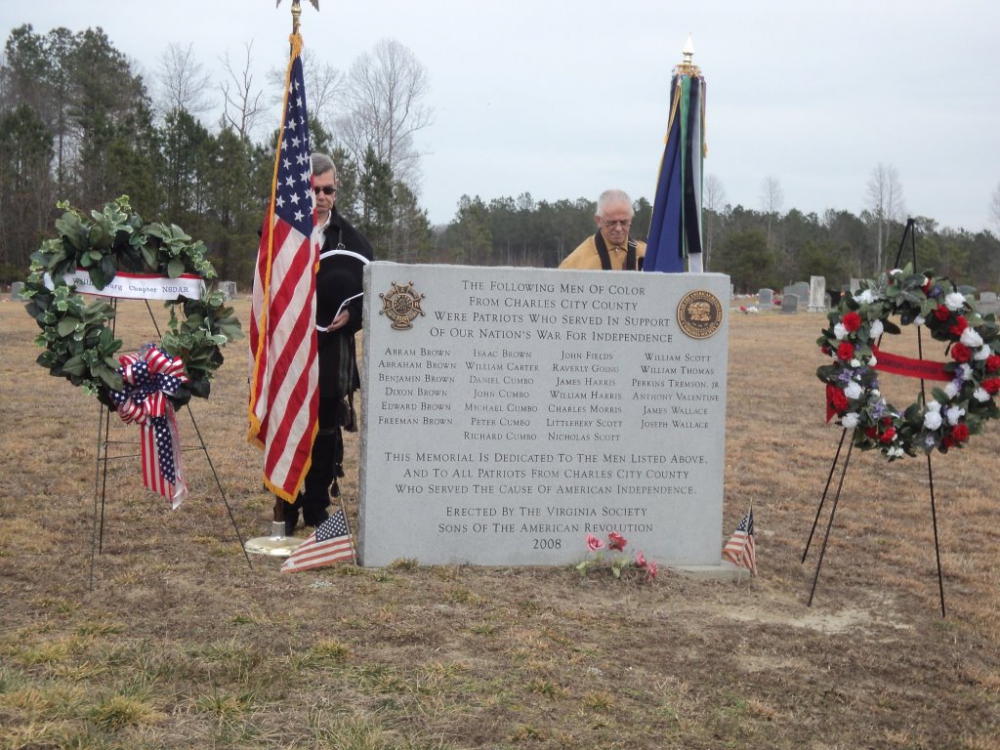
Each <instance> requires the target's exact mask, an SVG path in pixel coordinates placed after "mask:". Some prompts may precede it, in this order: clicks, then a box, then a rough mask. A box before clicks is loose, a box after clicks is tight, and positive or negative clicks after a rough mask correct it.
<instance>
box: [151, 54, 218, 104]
mask: <svg viewBox="0 0 1000 750" xmlns="http://www.w3.org/2000/svg"><path fill="white" fill-rule="evenodd" d="M193 48H194V45H193V44H191V43H189V44H188V46H187V47H186V48H185V47H182V46H181V45H179V44H170V45H168V47H167V49H166V51H165V52H164V53H163V56H162V57H161V58H160V71H159V74H158V75H157V80H158V82H159V96H158V98H157V104H158V105H159V109H160V112H161V113H162V114H166V113H167V112H172V111H174V110H177V109H183V110H186V111H187V112H188V113H190V114H192V115H196V116H197V115H201V114H204V113H205V112H207V111H208V110H210V109H211V108H212V102H211V101H210V100H209V99H208V97H207V96H206V92H207V91H208V89H209V88H211V86H212V77H211V76H210V75H209V74H208V73H206V72H205V69H204V67H203V66H202V64H201V63H200V62H198V61H197V60H196V59H195V57H194V51H193Z"/></svg>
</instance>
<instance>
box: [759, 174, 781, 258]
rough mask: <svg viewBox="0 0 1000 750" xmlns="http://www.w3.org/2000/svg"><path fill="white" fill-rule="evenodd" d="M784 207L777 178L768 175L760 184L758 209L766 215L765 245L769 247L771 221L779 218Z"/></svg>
mask: <svg viewBox="0 0 1000 750" xmlns="http://www.w3.org/2000/svg"><path fill="white" fill-rule="evenodd" d="M784 205H785V193H784V191H782V189H781V183H780V182H779V181H778V178H777V177H773V176H771V175H768V176H767V177H765V178H764V181H763V182H762V183H761V184H760V207H761V210H762V211H763V212H764V213H765V214H766V215H767V244H768V246H770V245H771V220H772V219H774V218H776V217H779V216H781V209H782V208H783V207H784Z"/></svg>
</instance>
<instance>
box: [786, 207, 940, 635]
mask: <svg viewBox="0 0 1000 750" xmlns="http://www.w3.org/2000/svg"><path fill="white" fill-rule="evenodd" d="M907 238H909V240H910V249H911V251H912V256H913V268H914V271H916V267H917V244H916V229H915V225H914V222H913V219H907V222H906V230H905V231H904V232H903V239H902V240H901V241H900V243H899V252H897V253H896V262H895V264H894V266H895V267H896V268H898V267H899V260H900V258H901V257H902V255H903V248H904V247H905V246H906V240H907ZM879 342H881V338H880V339H879ZM917 354H918V356H919V358H920V359H923V358H924V347H923V340H922V338H921V332H920V329H919V328H918V329H917ZM920 393H921V397H922V398H923V400H924V401H925V402H926V389H925V381H924V380H923V379H922V378H921V380H920ZM846 438H847V429H846V428H845V429H844V430H843V431H842V432H841V434H840V444H839V445H838V446H837V453H836V455H834V457H833V463H832V464H831V466H830V473H829V474H828V475H827V478H826V487H824V488H823V495H822V497H821V498H820V501H819V506H818V507H817V508H816V518H815V519H814V520H813V525H812V529H811V530H810V532H809V538H808V539H807V540H806V546H805V549H804V550H803V551H802V563H805V561H806V556H807V555H808V554H809V547H810V546H811V545H812V540H813V536H814V535H815V534H816V527H817V526H818V525H819V519H820V515H821V514H822V512H823V506H824V505H825V504H826V498H827V495H828V494H829V492H830V485H831V484H832V483H833V475H834V472H835V471H836V468H837V464H838V462H839V461H840V454H841V451H842V449H843V447H844V440H845V439H846ZM853 449H854V441H853V440H851V443H850V445H849V446H848V448H847V455H846V456H844V464H843V466H842V468H841V471H840V480H839V482H838V483H837V492H836V494H835V495H834V496H833V504H832V505H831V507H830V518H829V520H828V521H827V524H826V531H825V533H824V535H823V546H822V547H821V548H820V552H819V559H818V560H817V561H816V573H815V575H814V576H813V582H812V588H811V589H810V591H809V602H808V604H807V606H810V607H811V606H812V603H813V597H814V596H815V594H816V586H817V584H818V583H819V572H820V569H821V568H822V567H823V558H824V557H825V556H826V547H827V543H828V542H829V541H830V531H831V529H832V528H833V519H834V516H835V515H836V513H837V505H838V503H839V502H840V496H841V493H842V491H843V488H844V477H845V476H846V475H847V467H848V466H849V465H850V462H851V453H852V451H853ZM927 486H928V489H929V490H930V498H931V522H932V524H933V526H934V556H935V559H936V560H937V576H938V593H939V596H940V600H941V616H942V617H947V613H946V610H945V604H944V574H943V572H942V570H941V546H940V543H939V541H938V525H937V503H936V502H935V498H934V471H933V468H932V466H931V456H930V454H929V453H928V454H927Z"/></svg>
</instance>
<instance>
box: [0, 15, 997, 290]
mask: <svg viewBox="0 0 1000 750" xmlns="http://www.w3.org/2000/svg"><path fill="white" fill-rule="evenodd" d="M251 47H252V46H251V45H247V46H246V50H245V52H246V56H245V61H244V62H243V64H242V67H240V66H239V65H234V64H233V63H231V61H230V60H229V58H228V54H227V57H226V69H227V72H228V74H229V79H228V80H227V81H226V82H225V83H224V84H222V85H221V86H218V87H214V86H212V85H211V81H210V79H209V78H208V77H207V76H206V75H205V74H204V73H203V71H202V68H201V66H200V64H199V63H198V62H197V61H196V60H195V59H194V57H193V53H192V48H191V47H190V46H188V47H187V48H184V47H180V46H178V45H171V46H170V47H169V48H168V50H167V53H165V54H164V57H163V59H162V60H161V68H160V72H159V74H158V76H156V77H155V80H151V81H147V80H146V79H144V77H143V76H142V74H140V73H138V72H136V71H135V70H134V69H133V65H132V63H130V62H129V61H128V59H127V58H126V57H125V56H124V55H123V54H122V53H121V52H120V51H119V50H117V49H116V48H115V47H114V45H113V44H112V42H111V41H110V40H109V39H108V37H107V36H106V35H105V33H104V32H103V30H101V29H100V28H91V29H87V30H85V31H82V32H76V33H74V32H71V31H70V30H68V29H65V28H59V29H54V30H52V31H50V32H48V33H47V34H40V33H36V32H35V31H34V30H33V29H32V27H31V26H30V25H29V24H24V25H22V26H20V27H18V28H16V29H14V30H13V31H11V32H10V35H9V37H8V38H7V41H6V44H5V46H4V50H3V54H4V56H3V59H2V60H0V283H4V284H10V283H11V282H13V281H18V280H23V279H24V278H25V277H26V275H27V272H28V267H29V265H30V255H31V253H33V252H34V251H35V250H36V249H38V247H39V246H40V245H41V242H42V241H43V240H44V239H46V238H49V237H52V236H54V234H55V232H54V221H55V219H56V218H57V217H58V216H59V214H60V211H59V210H58V209H57V208H56V203H57V202H58V201H64V200H65V201H68V202H69V203H70V204H71V205H73V206H75V207H77V208H79V209H81V210H84V211H90V210H92V209H100V208H101V207H102V206H103V205H104V204H105V203H106V202H108V201H111V200H114V199H115V198H117V197H119V196H120V195H123V194H126V195H128V196H129V197H130V200H131V203H132V206H133V208H134V209H135V210H136V211H137V212H138V213H139V214H140V215H141V216H142V217H143V218H144V219H145V220H146V221H162V222H166V223H173V224H177V225H178V226H180V227H182V228H183V229H184V230H185V231H186V232H187V233H188V234H189V235H191V236H192V237H194V238H196V239H201V240H202V241H204V242H205V244H206V245H207V246H208V248H209V253H208V257H209V259H210V260H211V261H212V263H213V264H214V265H215V266H216V269H217V271H218V272H219V277H220V278H221V279H226V280H232V281H235V282H236V283H237V284H238V285H239V286H240V287H241V288H243V289H247V288H249V285H250V283H251V281H252V278H253V267H254V262H255V259H256V254H257V248H258V244H259V239H258V229H259V226H260V222H261V221H262V219H263V216H264V209H265V207H266V204H267V201H268V200H269V198H270V180H271V177H272V173H273V160H274V144H275V143H276V142H277V129H276V127H275V129H273V130H271V131H270V132H268V133H267V135H266V136H264V137H261V138H258V137H255V135H254V134H255V132H256V131H257V130H259V129H260V126H261V122H260V118H261V115H262V114H263V111H264V99H263V96H264V94H263V91H264V89H263V88H261V87H259V86H255V85H254V84H253V76H252V74H251V72H250V71H251V55H252V48H251ZM306 61H307V63H309V66H308V68H307V76H306V85H307V89H308V92H307V100H308V104H309V110H310V133H311V137H312V141H313V149H314V150H315V151H321V152H325V153H329V154H330V155H331V156H332V157H333V159H334V161H335V163H336V164H337V167H338V171H339V175H340V180H341V186H340V191H339V193H338V199H337V206H338V209H339V210H340V211H341V212H342V213H343V214H344V215H345V216H347V218H348V219H349V220H351V221H352V223H354V224H355V225H356V226H357V227H358V228H359V229H360V230H361V231H362V232H363V233H364V234H365V235H366V236H367V237H368V238H369V240H370V241H371V242H372V245H373V247H374V248H375V256H376V259H378V260H391V261H396V262H403V263H453V264H466V265H500V266H503V265H506V266H532V267H549V268H551V267H555V266H557V265H558V264H559V262H560V261H561V260H562V259H563V258H564V257H565V256H566V255H568V254H569V253H570V252H572V250H573V249H574V248H575V247H576V246H577V245H578V244H579V243H580V242H582V241H583V240H584V239H585V238H586V237H587V236H588V235H591V234H593V233H594V231H595V225H594V218H593V217H594V212H595V209H596V201H595V200H593V199H590V198H583V197H581V198H576V199H569V198H566V199H560V200H554V201H547V200H538V201H536V200H534V199H533V198H532V196H531V193H530V192H528V191H527V190H525V191H524V192H522V193H521V194H519V195H517V196H499V197H492V198H488V199H483V198H482V197H480V196H478V195H475V196H469V195H461V196H460V197H459V198H458V200H457V201H456V211H455V215H454V217H453V218H452V219H451V220H450V221H449V222H448V223H447V224H442V225H432V224H431V223H430V221H429V220H428V216H427V211H426V209H424V208H422V207H421V205H420V201H419V192H418V189H417V184H418V179H419V170H420V156H421V155H420V152H419V150H418V149H417V147H416V145H415V136H416V135H417V134H418V133H419V132H420V131H421V130H423V129H424V128H427V127H430V126H431V125H432V124H433V110H432V109H431V108H430V107H429V106H428V105H427V104H426V97H427V94H428V93H429V84H428V75H427V71H426V69H425V68H424V67H423V65H422V64H421V63H420V61H419V60H417V58H416V57H415V56H414V55H413V53H412V52H411V51H410V50H408V49H407V48H406V47H404V46H403V45H402V44H400V43H399V42H397V41H395V40H391V39H388V40H382V41H380V42H378V43H377V44H376V45H375V47H374V48H373V49H372V50H371V51H370V52H368V53H365V54H363V55H360V56H359V57H358V58H357V59H356V60H355V61H354V62H353V63H352V65H351V66H350V68H349V69H348V70H347V71H346V72H340V71H337V70H335V69H333V68H331V67H330V66H329V65H327V64H324V63H322V62H320V61H316V60H314V59H312V58H309V57H308V56H307V57H306ZM276 78H277V79H278V80H275V79H276ZM283 78H284V71H281V72H280V74H277V75H276V74H273V73H272V74H271V75H269V83H268V85H267V89H268V90H269V91H271V92H272V93H274V94H280V91H281V87H282V85H283ZM154 84H155V85H154ZM214 88H217V89H218V92H219V93H221V100H222V103H223V106H222V114H221V116H220V117H219V120H218V122H217V123H216V126H215V128H214V129H212V130H210V129H209V128H208V127H206V126H205V125H204V124H203V123H202V121H201V119H199V115H200V114H203V113H204V112H205V111H207V110H208V109H210V108H211V106H212V105H211V104H210V102H211V99H210V97H209V91H211V90H212V89H214ZM154 90H155V92H156V96H155V97H154V95H153V93H152V92H153V91H154ZM276 124H277V123H275V125H276ZM864 187H865V188H866V189H865V191H864V197H865V208H864V209H863V210H862V211H861V212H860V213H858V214H855V213H852V212H851V211H848V210H841V209H827V210H826V211H824V212H823V213H822V214H817V213H815V212H812V213H803V212H801V211H799V210H798V209H796V208H790V209H788V210H787V211H786V210H784V196H783V193H782V191H781V185H780V181H779V180H778V179H777V178H776V177H774V176H771V175H767V176H765V177H764V178H763V179H762V188H761V195H760V198H759V201H760V206H759V208H757V209H754V208H748V207H745V206H743V205H740V204H736V205H732V204H729V203H727V202H726V199H725V190H724V188H723V185H722V182H721V181H720V180H719V179H718V178H717V177H715V176H714V175H708V176H707V177H706V179H705V186H704V211H703V244H704V248H705V253H706V259H705V260H706V262H705V268H706V270H709V271H717V272H721V273H726V274H728V275H729V276H730V277H731V280H732V283H733V286H734V289H735V291H737V292H740V293H754V292H756V291H757V290H758V289H761V288H772V289H781V288H783V287H784V286H786V285H787V284H790V283H792V282H794V281H796V280H802V279H808V278H809V277H810V276H824V277H825V278H826V281H827V288H829V289H832V290H835V289H839V288H845V287H846V285H847V284H848V282H849V280H850V279H851V278H866V277H871V276H875V275H878V273H879V272H880V271H882V270H885V269H886V268H887V267H888V266H887V264H891V263H892V261H893V260H894V258H895V255H896V251H897V248H898V245H899V242H900V240H901V237H902V235H903V230H904V228H905V222H906V218H907V217H906V215H905V206H904V204H903V201H902V185H901V183H900V181H899V177H898V173H897V172H896V170H895V168H894V167H893V166H892V165H885V164H881V163H880V164H878V165H877V166H876V167H874V168H873V169H872V171H871V173H870V175H869V179H868V181H867V185H866V186H864ZM860 192H862V191H861V190H859V193H860ZM994 204H995V205H994V206H991V210H992V212H993V214H994V218H995V219H996V220H997V224H998V227H1000V187H998V190H997V194H996V195H994ZM634 208H635V212H636V215H635V218H634V220H633V224H632V235H633V236H634V237H636V238H637V239H645V235H646V231H647V229H648V227H649V223H650V218H651V215H652V206H651V205H650V203H649V202H648V200H647V199H646V198H645V197H638V198H636V199H635V203H634ZM913 219H914V222H915V227H916V229H917V259H918V266H919V267H918V269H917V270H918V271H923V270H932V271H933V272H934V273H935V275H937V276H947V277H949V278H952V279H953V280H955V281H956V282H959V283H967V282H968V281H969V280H974V281H975V282H976V284H975V285H976V286H977V287H978V288H980V289H981V290H992V291H1000V239H998V237H997V235H996V234H994V233H993V232H991V231H988V230H982V231H978V232H968V231H966V230H964V229H951V228H943V229H942V228H939V226H938V223H937V222H936V221H935V220H934V219H933V218H932V217H924V216H918V217H913Z"/></svg>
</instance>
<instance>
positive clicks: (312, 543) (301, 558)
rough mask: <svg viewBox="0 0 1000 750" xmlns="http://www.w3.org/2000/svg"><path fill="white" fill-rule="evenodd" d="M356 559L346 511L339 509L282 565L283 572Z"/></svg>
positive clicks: (292, 571)
mask: <svg viewBox="0 0 1000 750" xmlns="http://www.w3.org/2000/svg"><path fill="white" fill-rule="evenodd" d="M353 559H354V543H353V542H352V541H351V530H350V529H349V528H347V517H346V516H345V515H344V511H342V510H338V511H337V512H336V513H334V514H333V515H332V516H330V517H329V518H328V519H326V520H325V521H323V523H321V524H320V525H319V528H317V529H316V531H314V532H313V533H312V534H310V535H309V536H307V537H306V540H305V541H304V542H302V544H300V545H299V546H298V547H297V548H296V550H295V551H294V552H292V554H291V557H289V558H288V559H287V560H285V564H284V565H282V566H281V572H282V573H294V572H295V571H297V570H309V569H310V568H319V567H321V566H323V565H329V564H330V563H334V562H337V561H338V560H353Z"/></svg>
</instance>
